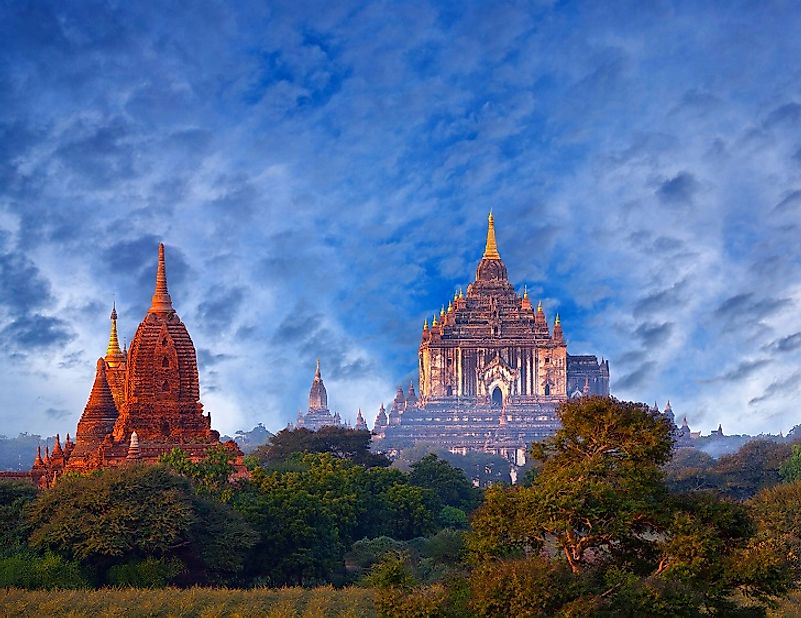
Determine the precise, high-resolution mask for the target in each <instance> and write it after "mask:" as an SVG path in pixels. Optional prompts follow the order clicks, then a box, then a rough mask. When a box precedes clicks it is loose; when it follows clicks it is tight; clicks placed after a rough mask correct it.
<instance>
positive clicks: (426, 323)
mask: <svg viewBox="0 0 801 618" xmlns="http://www.w3.org/2000/svg"><path fill="white" fill-rule="evenodd" d="M427 330H428V318H426V319H425V322H423V331H427Z"/></svg>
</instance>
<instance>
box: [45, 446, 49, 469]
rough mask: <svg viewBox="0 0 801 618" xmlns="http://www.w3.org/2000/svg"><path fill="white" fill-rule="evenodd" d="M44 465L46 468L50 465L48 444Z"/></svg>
mask: <svg viewBox="0 0 801 618" xmlns="http://www.w3.org/2000/svg"><path fill="white" fill-rule="evenodd" d="M44 465H45V466H49V465H50V447H48V446H47V444H45V456H44Z"/></svg>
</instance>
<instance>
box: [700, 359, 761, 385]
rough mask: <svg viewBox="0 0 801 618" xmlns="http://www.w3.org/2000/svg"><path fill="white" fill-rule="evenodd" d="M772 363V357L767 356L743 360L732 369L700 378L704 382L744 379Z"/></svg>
mask: <svg viewBox="0 0 801 618" xmlns="http://www.w3.org/2000/svg"><path fill="white" fill-rule="evenodd" d="M771 363H773V360H772V359H769V358H759V359H756V360H747V361H743V362H742V363H740V364H739V365H737V366H736V367H734V368H733V369H730V370H729V371H727V372H725V373H723V374H721V375H719V376H716V377H714V378H709V379H708V380H702V382H705V383H712V382H739V381H740V380H744V379H745V378H748V377H750V376H752V375H754V374H755V373H756V372H758V371H759V370H760V369H762V368H763V367H765V366H767V365H770V364H771Z"/></svg>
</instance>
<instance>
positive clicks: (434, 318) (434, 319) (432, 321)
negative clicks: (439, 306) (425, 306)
mask: <svg viewBox="0 0 801 618" xmlns="http://www.w3.org/2000/svg"><path fill="white" fill-rule="evenodd" d="M437 324H438V322H437V314H436V313H435V314H434V317H433V318H432V320H431V326H436V325H437Z"/></svg>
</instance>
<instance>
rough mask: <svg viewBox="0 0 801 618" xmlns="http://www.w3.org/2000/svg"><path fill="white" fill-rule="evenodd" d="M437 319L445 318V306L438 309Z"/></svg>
mask: <svg viewBox="0 0 801 618" xmlns="http://www.w3.org/2000/svg"><path fill="white" fill-rule="evenodd" d="M439 317H441V318H444V317H445V305H442V307H440V309H439Z"/></svg>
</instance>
